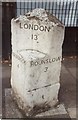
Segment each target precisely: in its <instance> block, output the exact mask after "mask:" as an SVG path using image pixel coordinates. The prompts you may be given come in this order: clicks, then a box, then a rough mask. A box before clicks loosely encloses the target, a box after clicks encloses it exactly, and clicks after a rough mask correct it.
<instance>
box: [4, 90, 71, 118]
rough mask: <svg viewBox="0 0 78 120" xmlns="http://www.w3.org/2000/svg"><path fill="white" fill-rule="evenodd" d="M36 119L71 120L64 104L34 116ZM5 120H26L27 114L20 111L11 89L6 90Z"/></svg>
mask: <svg viewBox="0 0 78 120" xmlns="http://www.w3.org/2000/svg"><path fill="white" fill-rule="evenodd" d="M34 117H35V118H41V117H43V118H44V117H45V118H46V117H50V118H69V115H68V113H67V111H66V109H65V107H64V105H63V104H59V105H58V106H57V107H55V108H51V109H50V110H48V111H46V112H42V113H39V114H37V115H36V116H34ZM3 118H16V119H18V118H26V116H25V114H24V113H23V112H22V111H20V110H19V108H18V106H17V104H16V103H15V101H13V98H12V96H11V89H6V90H5V115H3Z"/></svg>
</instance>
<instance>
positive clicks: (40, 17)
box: [13, 8, 64, 27]
mask: <svg viewBox="0 0 78 120" xmlns="http://www.w3.org/2000/svg"><path fill="white" fill-rule="evenodd" d="M13 20H14V21H15V22H27V21H31V20H37V21H39V22H43V23H46V24H51V25H52V26H61V27H64V25H63V24H62V23H61V22H60V21H59V20H58V19H57V18H56V17H55V16H53V15H52V14H50V13H49V12H47V11H46V10H44V9H42V8H36V9H34V10H32V12H28V13H26V14H25V15H20V16H19V17H18V18H16V19H13Z"/></svg>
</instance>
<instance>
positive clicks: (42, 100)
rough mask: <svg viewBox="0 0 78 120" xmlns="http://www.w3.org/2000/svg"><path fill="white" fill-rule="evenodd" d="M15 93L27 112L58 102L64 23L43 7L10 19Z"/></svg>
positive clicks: (21, 106) (28, 114) (35, 112)
mask: <svg viewBox="0 0 78 120" xmlns="http://www.w3.org/2000/svg"><path fill="white" fill-rule="evenodd" d="M11 32H12V69H11V86H12V91H13V92H12V94H13V95H14V98H15V100H16V101H17V103H18V106H19V108H20V109H22V110H23V111H24V112H25V114H26V116H34V115H35V114H37V113H38V112H41V111H44V110H48V109H49V108H50V107H53V106H55V105H56V104H57V103H58V93H59V88H60V71H61V60H62V44H63V40H64V25H63V24H61V23H60V21H59V20H57V19H56V18H55V17H54V16H53V15H51V14H50V13H48V12H46V11H45V10H44V9H34V10H33V11H32V12H28V13H27V14H26V15H20V16H19V17H18V18H16V19H12V20H11Z"/></svg>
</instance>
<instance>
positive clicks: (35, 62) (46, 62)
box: [30, 57, 61, 72]
mask: <svg viewBox="0 0 78 120" xmlns="http://www.w3.org/2000/svg"><path fill="white" fill-rule="evenodd" d="M57 61H61V57H57V58H49V59H45V60H40V61H31V62H30V66H31V67H32V66H38V65H43V64H48V63H54V62H57ZM47 69H48V68H47V67H46V70H45V72H46V71H47Z"/></svg>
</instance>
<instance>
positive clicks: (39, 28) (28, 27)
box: [20, 23, 51, 32]
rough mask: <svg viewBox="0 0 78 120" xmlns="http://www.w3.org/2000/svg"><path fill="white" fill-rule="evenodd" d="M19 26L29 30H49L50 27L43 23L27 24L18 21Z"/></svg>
mask: <svg viewBox="0 0 78 120" xmlns="http://www.w3.org/2000/svg"><path fill="white" fill-rule="evenodd" d="M20 28H21V29H23V28H24V29H30V30H40V31H45V32H49V31H50V29H51V28H50V27H47V26H43V25H40V26H39V25H35V24H27V23H24V24H21V23H20Z"/></svg>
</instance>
